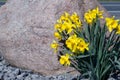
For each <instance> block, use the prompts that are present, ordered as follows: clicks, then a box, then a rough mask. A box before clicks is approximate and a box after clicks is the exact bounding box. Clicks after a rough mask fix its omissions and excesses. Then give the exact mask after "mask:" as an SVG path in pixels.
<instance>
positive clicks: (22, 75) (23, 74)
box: [17, 73, 26, 80]
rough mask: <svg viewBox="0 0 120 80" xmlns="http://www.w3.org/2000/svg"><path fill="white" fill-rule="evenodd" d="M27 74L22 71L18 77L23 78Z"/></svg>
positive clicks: (21, 79)
mask: <svg viewBox="0 0 120 80" xmlns="http://www.w3.org/2000/svg"><path fill="white" fill-rule="evenodd" d="M25 76H26V73H22V74H20V75H18V76H17V79H20V80H23V79H24V78H25Z"/></svg>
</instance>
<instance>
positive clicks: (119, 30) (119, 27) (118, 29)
mask: <svg viewBox="0 0 120 80" xmlns="http://www.w3.org/2000/svg"><path fill="white" fill-rule="evenodd" d="M116 34H120V24H119V25H118V27H117V31H116Z"/></svg>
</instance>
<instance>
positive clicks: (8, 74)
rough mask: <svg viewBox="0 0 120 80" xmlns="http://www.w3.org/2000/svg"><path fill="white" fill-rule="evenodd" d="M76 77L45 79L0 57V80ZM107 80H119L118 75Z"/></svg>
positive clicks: (55, 79) (70, 78)
mask: <svg viewBox="0 0 120 80" xmlns="http://www.w3.org/2000/svg"><path fill="white" fill-rule="evenodd" d="M76 77H77V75H70V74H68V73H66V74H62V75H54V76H46V77H45V76H42V75H40V74H38V73H33V72H32V71H31V70H25V69H21V68H17V67H13V66H11V65H10V64H9V63H7V62H6V61H5V59H4V58H3V57H1V56H0V80H77V79H76ZM81 80H88V79H81ZM108 80H120V74H117V75H111V76H110V78H109V79H108Z"/></svg>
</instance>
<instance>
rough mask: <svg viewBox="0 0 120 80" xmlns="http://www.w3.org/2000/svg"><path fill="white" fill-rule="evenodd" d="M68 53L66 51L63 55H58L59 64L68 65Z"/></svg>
mask: <svg viewBox="0 0 120 80" xmlns="http://www.w3.org/2000/svg"><path fill="white" fill-rule="evenodd" d="M69 58H70V55H69V54H68V53H66V54H65V55H62V56H60V64H62V65H65V66H69V65H70V60H69Z"/></svg>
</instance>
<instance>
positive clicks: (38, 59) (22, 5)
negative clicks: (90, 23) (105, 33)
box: [0, 0, 107, 75]
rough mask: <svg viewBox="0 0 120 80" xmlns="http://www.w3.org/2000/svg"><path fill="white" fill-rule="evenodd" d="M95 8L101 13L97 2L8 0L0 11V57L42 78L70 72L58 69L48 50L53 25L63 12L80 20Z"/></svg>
mask: <svg viewBox="0 0 120 80" xmlns="http://www.w3.org/2000/svg"><path fill="white" fill-rule="evenodd" d="M96 6H99V7H100V8H101V9H103V7H101V6H100V5H99V3H98V2H97V0H89V1H88V0H8V1H7V3H6V4H5V5H4V6H2V7H1V8H0V52H1V54H2V56H4V58H5V59H6V60H7V61H8V62H9V63H10V64H12V65H14V66H17V67H21V68H27V69H30V70H33V71H35V72H39V73H41V74H43V75H52V74H60V73H64V72H66V71H70V70H72V69H69V68H66V67H62V66H61V65H60V64H59V62H58V61H57V56H56V54H53V51H52V50H51V49H50V43H51V42H52V40H53V38H54V37H53V31H54V30H53V28H54V27H53V26H54V23H55V21H56V20H57V19H58V18H59V16H60V15H61V14H62V13H63V12H64V11H67V12H69V13H72V12H77V13H79V15H80V16H81V19H82V18H83V13H84V12H85V11H86V10H88V9H91V8H94V7H96ZM106 15H107V12H106V11H105V16H106Z"/></svg>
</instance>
